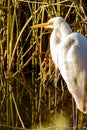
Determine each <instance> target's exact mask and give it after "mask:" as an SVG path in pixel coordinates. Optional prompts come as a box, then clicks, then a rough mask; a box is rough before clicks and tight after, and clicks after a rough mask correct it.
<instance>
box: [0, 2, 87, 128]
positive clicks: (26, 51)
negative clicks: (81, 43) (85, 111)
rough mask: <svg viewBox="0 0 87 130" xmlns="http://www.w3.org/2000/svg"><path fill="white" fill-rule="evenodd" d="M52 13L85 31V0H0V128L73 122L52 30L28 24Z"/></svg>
mask: <svg viewBox="0 0 87 130" xmlns="http://www.w3.org/2000/svg"><path fill="white" fill-rule="evenodd" d="M56 16H62V17H63V18H65V19H66V20H67V22H68V23H69V24H70V26H71V28H72V29H73V31H78V32H80V33H82V34H84V35H85V36H87V25H86V24H87V23H86V22H87V20H86V18H87V5H86V0H78V1H75V0H50V1H49V0H42V1H41V0H32V1H31V0H8V1H7V0H4V1H3V0H0V104H1V105H0V106H1V107H0V127H1V128H3V130H9V129H13V130H16V129H21V130H22V129H24V130H27V129H42V128H45V129H55V130H57V129H58V130H59V129H60V128H61V127H62V129H63V130H64V125H63V124H65V126H67V129H68V128H69V126H71V127H72V111H71V109H72V106H71V95H70V94H69V92H68V90H67V87H66V84H65V82H64V81H63V79H62V77H61V75H60V73H59V71H58V70H56V69H55V67H54V64H53V62H52V59H51V54H50V45H49V38H50V34H51V31H52V30H46V29H43V28H41V29H31V28H30V27H31V26H32V25H35V24H38V23H43V22H46V21H48V19H50V18H52V17H56ZM58 115H62V118H60V116H58ZM80 116H81V115H80V114H79V117H80ZM65 117H66V118H65ZM63 119H64V120H63ZM79 120H80V119H79ZM79 122H80V121H79ZM53 126H55V127H54V128H53Z"/></svg>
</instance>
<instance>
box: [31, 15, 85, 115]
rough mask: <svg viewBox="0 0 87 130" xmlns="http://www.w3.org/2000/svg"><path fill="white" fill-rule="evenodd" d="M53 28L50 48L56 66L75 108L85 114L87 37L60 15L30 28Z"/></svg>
mask: <svg viewBox="0 0 87 130" xmlns="http://www.w3.org/2000/svg"><path fill="white" fill-rule="evenodd" d="M42 26H45V27H46V28H53V31H52V34H51V37H50V50H51V55H52V59H53V61H54V64H55V66H56V68H59V70H60V72H61V75H62V77H63V78H64V80H65V82H66V84H67V87H68V90H69V91H70V93H71V94H72V96H73V97H74V99H75V102H76V105H77V108H78V109H79V110H80V111H81V112H83V113H84V114H87V38H86V37H84V36H83V35H81V34H80V33H78V32H72V29H71V28H70V26H69V25H68V24H67V22H66V21H65V20H64V19H63V18H62V17H54V18H51V19H50V20H49V21H48V22H47V23H43V24H39V25H34V26H33V27H32V28H37V27H42Z"/></svg>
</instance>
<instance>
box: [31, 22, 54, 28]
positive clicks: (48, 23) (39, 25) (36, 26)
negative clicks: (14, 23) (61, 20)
mask: <svg viewBox="0 0 87 130" xmlns="http://www.w3.org/2000/svg"><path fill="white" fill-rule="evenodd" d="M50 24H52V22H46V23H41V24H36V25H33V26H31V28H41V27H47V26H48V25H50Z"/></svg>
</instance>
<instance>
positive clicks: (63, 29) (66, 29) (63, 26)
mask: <svg viewBox="0 0 87 130" xmlns="http://www.w3.org/2000/svg"><path fill="white" fill-rule="evenodd" d="M40 27H45V28H52V29H55V30H56V31H57V32H60V34H61V36H62V37H65V36H67V35H68V34H70V33H71V32H72V29H71V28H70V26H69V25H68V24H67V22H66V21H65V20H64V19H63V18H62V17H54V18H51V19H49V21H48V22H46V23H42V24H37V25H34V26H32V28H40Z"/></svg>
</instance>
